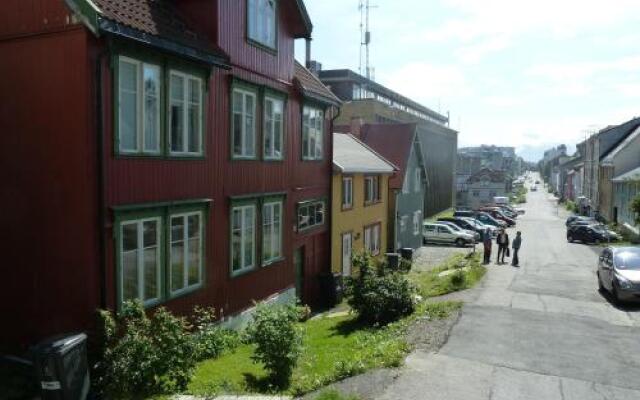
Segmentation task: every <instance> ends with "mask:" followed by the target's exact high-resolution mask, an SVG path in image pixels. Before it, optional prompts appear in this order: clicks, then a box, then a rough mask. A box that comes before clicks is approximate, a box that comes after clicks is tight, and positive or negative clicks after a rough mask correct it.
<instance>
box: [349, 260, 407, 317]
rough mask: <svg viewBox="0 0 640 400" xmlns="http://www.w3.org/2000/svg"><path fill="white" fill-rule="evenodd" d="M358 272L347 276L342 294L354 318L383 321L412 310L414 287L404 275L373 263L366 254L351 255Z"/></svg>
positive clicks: (380, 264) (404, 314) (401, 315)
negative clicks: (353, 311)
mask: <svg viewBox="0 0 640 400" xmlns="http://www.w3.org/2000/svg"><path fill="white" fill-rule="evenodd" d="M353 265H354V267H355V269H356V270H357V271H358V272H359V273H358V274H357V275H356V276H355V277H347V278H346V281H345V283H346V284H345V295H346V297H347V302H348V303H349V305H350V306H351V308H352V309H353V310H355V312H356V313H357V314H358V318H359V319H360V320H362V321H364V322H366V323H369V324H387V323H389V322H392V321H395V320H397V319H399V318H401V317H403V316H406V315H409V314H411V313H412V312H413V311H414V308H415V305H414V298H415V295H416V289H415V287H414V286H413V285H412V284H411V283H410V282H409V280H408V279H407V277H406V275H404V274H402V273H400V272H397V271H391V270H389V269H388V268H386V266H385V264H384V263H375V262H374V260H373V259H372V258H371V257H370V256H369V255H368V254H359V255H356V256H354V258H353Z"/></svg>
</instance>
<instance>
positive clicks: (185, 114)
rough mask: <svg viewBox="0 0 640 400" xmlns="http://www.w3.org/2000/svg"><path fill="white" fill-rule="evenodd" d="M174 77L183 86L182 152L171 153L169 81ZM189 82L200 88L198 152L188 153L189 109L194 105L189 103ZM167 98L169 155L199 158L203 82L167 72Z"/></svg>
mask: <svg viewBox="0 0 640 400" xmlns="http://www.w3.org/2000/svg"><path fill="white" fill-rule="evenodd" d="M174 76H176V77H180V78H182V79H183V81H184V86H183V93H182V96H183V103H182V107H183V108H182V134H183V137H182V146H183V149H184V151H173V150H172V147H173V143H172V142H171V137H172V132H171V126H172V124H171V118H172V113H171V104H172V102H173V99H172V97H171V94H172V92H171V90H172V85H171V79H172V78H173V77H174ZM191 81H196V82H197V83H198V87H199V88H200V99H199V101H198V132H197V137H198V138H199V139H198V140H199V143H198V150H197V151H189V145H190V144H191V143H189V140H190V135H189V107H190V106H191V105H194V103H193V102H192V101H191V96H190V94H191V93H190V83H191ZM168 91H169V96H168V98H167V103H168V110H167V119H168V121H169V123H168V125H167V136H168V138H169V154H171V155H172V156H201V155H202V154H203V151H202V149H203V148H204V144H203V141H204V135H203V134H202V132H203V125H204V118H203V110H204V107H203V101H204V85H203V81H202V79H201V78H199V77H197V76H195V75H191V74H186V73H184V72H180V71H176V70H173V69H172V70H169V88H168Z"/></svg>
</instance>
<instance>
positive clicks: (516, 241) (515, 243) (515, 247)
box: [511, 232, 522, 267]
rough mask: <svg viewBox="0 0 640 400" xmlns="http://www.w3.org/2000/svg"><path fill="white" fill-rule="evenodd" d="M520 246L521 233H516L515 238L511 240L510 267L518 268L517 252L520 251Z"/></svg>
mask: <svg viewBox="0 0 640 400" xmlns="http://www.w3.org/2000/svg"><path fill="white" fill-rule="evenodd" d="M521 245H522V233H521V232H518V233H516V238H515V239H513V243H512V247H513V258H512V259H511V265H513V266H514V267H519V266H520V260H518V251H519V250H520V246H521Z"/></svg>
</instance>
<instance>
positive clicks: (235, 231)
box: [231, 208, 242, 271]
mask: <svg viewBox="0 0 640 400" xmlns="http://www.w3.org/2000/svg"><path fill="white" fill-rule="evenodd" d="M231 214H232V217H231V224H232V225H231V257H232V261H231V269H232V270H233V271H237V270H239V269H241V259H242V209H239V208H236V209H233V211H232V213H231Z"/></svg>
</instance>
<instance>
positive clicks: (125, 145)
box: [118, 60, 138, 151]
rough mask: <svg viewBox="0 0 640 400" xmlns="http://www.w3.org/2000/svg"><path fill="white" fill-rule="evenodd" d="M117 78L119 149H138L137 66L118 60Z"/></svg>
mask: <svg viewBox="0 0 640 400" xmlns="http://www.w3.org/2000/svg"><path fill="white" fill-rule="evenodd" d="M119 65H120V68H119V71H118V80H119V82H120V84H119V86H120V93H119V96H120V109H119V113H120V117H119V127H118V129H119V140H120V150H124V151H136V150H138V141H137V138H136V133H137V115H138V101H137V96H138V66H137V65H136V64H133V63H130V62H127V61H123V60H120V64H119Z"/></svg>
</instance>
